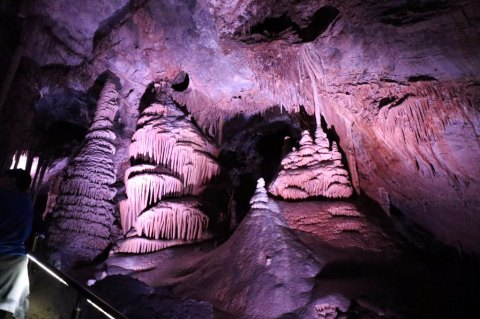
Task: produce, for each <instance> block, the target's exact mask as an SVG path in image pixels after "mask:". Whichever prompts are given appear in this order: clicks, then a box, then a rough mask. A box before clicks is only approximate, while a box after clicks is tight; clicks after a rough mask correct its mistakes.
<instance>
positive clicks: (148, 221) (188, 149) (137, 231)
mask: <svg viewBox="0 0 480 319" xmlns="http://www.w3.org/2000/svg"><path fill="white" fill-rule="evenodd" d="M164 96H165V95H164ZM217 155H218V150H217V149H216V147H215V146H214V145H213V144H212V143H211V142H210V141H209V140H208V139H207V138H205V137H204V136H203V135H202V133H201V132H200V130H199V129H198V128H197V127H195V125H193V123H192V122H191V121H190V120H189V119H188V118H187V116H186V115H185V114H184V113H183V112H182V111H180V110H178V109H177V107H176V106H175V104H174V103H173V101H172V100H171V99H170V98H169V97H168V98H164V99H163V101H162V103H154V104H152V105H150V106H149V107H147V108H146V109H145V110H143V112H142V113H141V116H140V118H139V120H138V123H137V131H136V132H135V134H134V135H133V138H132V144H131V145H130V156H131V157H132V158H134V159H136V160H139V161H143V162H146V163H148V164H140V165H136V166H133V167H130V168H129V169H127V171H126V173H125V184H126V193H127V196H128V198H127V199H126V200H124V201H122V202H121V203H120V218H121V224H122V228H123V231H124V233H125V238H123V239H121V240H120V241H119V242H118V243H117V246H116V247H115V249H114V251H116V252H126V253H147V252H152V251H156V250H160V249H163V248H166V247H169V246H175V245H181V244H186V243H191V242H195V241H199V240H203V239H206V238H208V237H209V234H208V232H207V227H208V217H207V216H206V215H205V214H204V213H203V212H202V211H201V210H200V204H199V203H198V202H197V201H196V200H193V199H191V198H186V197H181V198H177V199H171V197H178V196H182V195H189V194H190V195H198V194H199V193H200V192H201V191H202V190H203V188H204V185H205V184H206V183H207V182H208V181H209V180H210V179H211V178H212V177H213V176H215V175H216V174H218V172H219V166H218V164H217V162H216V160H215V157H216V156H217ZM169 197H170V199H165V198H169Z"/></svg>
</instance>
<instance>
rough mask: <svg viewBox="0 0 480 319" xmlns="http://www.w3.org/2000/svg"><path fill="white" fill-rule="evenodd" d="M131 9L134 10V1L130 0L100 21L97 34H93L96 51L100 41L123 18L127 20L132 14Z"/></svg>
mask: <svg viewBox="0 0 480 319" xmlns="http://www.w3.org/2000/svg"><path fill="white" fill-rule="evenodd" d="M131 11H132V1H129V2H128V3H127V4H126V5H125V6H124V7H123V8H120V9H119V10H117V11H116V12H114V13H113V14H112V16H111V17H109V18H108V19H105V20H104V21H102V22H101V23H100V26H99V27H98V29H97V30H96V31H95V34H94V35H93V50H94V51H95V48H96V47H97V45H98V43H99V42H100V41H101V40H102V39H103V38H104V37H106V36H107V35H108V34H109V33H110V32H111V31H112V30H113V29H114V28H115V26H116V25H118V24H119V23H121V22H122V21H123V20H125V18H126V17H128V16H129V15H130V14H131Z"/></svg>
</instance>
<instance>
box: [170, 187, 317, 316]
mask: <svg viewBox="0 0 480 319" xmlns="http://www.w3.org/2000/svg"><path fill="white" fill-rule="evenodd" d="M250 204H251V210H250V212H249V213H248V215H247V216H246V217H245V219H244V220H243V221H242V223H241V224H240V225H239V227H238V228H237V229H236V231H235V233H233V235H232V236H231V237H230V238H229V239H228V241H226V242H225V243H224V244H222V245H221V246H220V247H218V248H217V249H215V250H213V251H212V252H210V253H209V254H207V255H206V256H204V258H202V259H201V260H199V261H198V262H196V264H195V265H194V266H190V267H191V268H190V269H192V271H191V272H189V273H188V274H187V275H185V276H184V277H182V278H178V279H179V281H181V283H180V284H179V285H178V286H177V287H176V288H175V291H177V292H180V293H188V294H189V295H190V296H194V297H196V298H199V297H200V296H202V298H203V299H206V300H209V301H210V302H212V304H214V305H217V307H219V309H220V310H223V311H226V312H228V313H231V314H235V315H234V317H238V318H240V317H245V318H281V317H282V316H285V315H287V314H292V313H295V312H296V311H298V310H299V309H302V307H304V306H305V305H306V304H307V303H308V302H309V300H310V294H311V291H312V290H313V289H314V286H315V276H316V275H317V274H318V273H319V272H320V270H321V268H322V264H321V261H319V260H318V259H315V258H313V254H312V252H311V251H310V250H309V249H308V248H307V247H306V246H305V245H303V243H302V242H301V241H300V240H299V239H298V238H297V237H296V236H295V234H294V233H293V232H292V230H291V229H289V228H288V226H287V224H286V222H285V219H284V218H283V214H282V212H281V210H280V208H279V207H278V205H277V204H276V202H275V201H274V200H273V199H272V198H269V197H268V195H267V191H266V190H265V181H264V180H263V179H259V180H258V182H257V188H256V190H255V194H254V195H253V197H252V198H251V200H250ZM224 265H228V267H225V266H224Z"/></svg>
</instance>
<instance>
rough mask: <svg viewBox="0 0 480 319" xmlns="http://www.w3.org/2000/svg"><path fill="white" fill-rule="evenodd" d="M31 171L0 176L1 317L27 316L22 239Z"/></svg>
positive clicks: (27, 226) (29, 218)
mask: <svg viewBox="0 0 480 319" xmlns="http://www.w3.org/2000/svg"><path fill="white" fill-rule="evenodd" d="M30 183H31V177H30V175H29V174H28V173H27V172H26V171H24V170H21V169H14V170H10V171H7V172H6V173H5V174H4V175H3V176H1V177H0V319H3V318H5V316H6V314H7V312H9V313H11V314H12V315H13V316H14V317H15V318H17V319H18V318H21V319H23V318H26V315H27V311H28V295H29V292H30V283H29V278H28V268H27V266H28V259H27V256H26V249H25V240H27V238H28V237H29V236H30V233H31V231H32V224H33V204H32V201H31V199H30V196H29V194H28V189H29V187H30Z"/></svg>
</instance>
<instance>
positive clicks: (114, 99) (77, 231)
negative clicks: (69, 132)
mask: <svg viewBox="0 0 480 319" xmlns="http://www.w3.org/2000/svg"><path fill="white" fill-rule="evenodd" d="M117 109H118V94H117V91H116V89H115V85H114V84H113V83H112V82H111V81H107V82H106V83H105V86H104V88H103V90H102V92H101V94H100V98H99V101H98V106H97V111H96V113H95V118H94V121H93V123H92V125H91V127H90V130H89V132H88V134H87V136H86V139H85V145H83V147H82V148H81V150H80V151H79V153H78V154H77V155H76V156H75V157H74V158H73V159H72V160H71V161H70V162H69V164H68V166H67V167H66V168H65V170H64V172H63V175H62V177H61V180H60V181H57V182H56V183H54V184H53V185H52V186H53V187H52V190H51V194H50V195H49V196H48V197H49V205H48V206H47V211H46V213H45V215H48V214H49V213H51V215H52V224H51V227H50V229H49V246H50V248H51V249H52V250H53V251H55V252H58V253H59V254H60V255H61V262H62V264H63V263H66V264H69V265H74V264H76V263H78V262H91V261H93V260H94V259H95V257H97V256H98V255H100V254H101V253H102V252H104V251H105V250H106V249H107V247H108V246H109V245H110V243H111V240H110V232H111V229H112V225H113V221H114V211H115V207H114V205H113V203H112V200H113V198H114V197H115V194H116V189H115V188H113V187H112V184H113V183H114V182H115V171H114V163H113V155H114V154H115V145H114V140H115V134H114V133H113V131H112V123H113V120H114V118H115V114H116V112H117ZM50 208H51V212H49V211H48V209H50Z"/></svg>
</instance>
